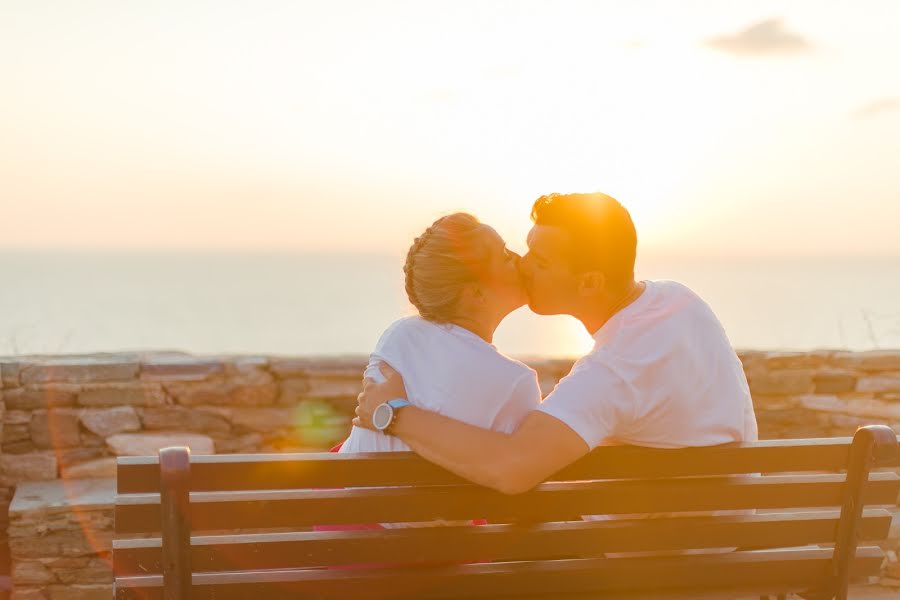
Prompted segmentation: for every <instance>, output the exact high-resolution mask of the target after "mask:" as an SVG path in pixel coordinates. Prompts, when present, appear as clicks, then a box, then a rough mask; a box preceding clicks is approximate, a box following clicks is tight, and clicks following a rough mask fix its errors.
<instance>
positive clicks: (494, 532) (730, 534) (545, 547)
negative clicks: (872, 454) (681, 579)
mask: <svg viewBox="0 0 900 600" xmlns="http://www.w3.org/2000/svg"><path fill="white" fill-rule="evenodd" d="M839 517H840V512H839V511H819V512H808V513H773V514H761V515H729V516H718V517H672V518H657V519H652V520H649V519H634V520H616V521H595V522H576V523H547V524H541V525H536V526H517V525H488V526H481V527H475V528H468V527H429V528H417V529H391V530H380V531H339V532H318V533H310V532H292V533H263V534H245V535H219V536H196V537H194V538H192V539H191V545H192V548H191V554H192V558H191V564H192V565H193V568H194V570H196V571H229V570H248V569H249V570H256V569H289V568H299V567H314V566H329V565H341V564H343V565H347V564H379V563H381V564H383V563H385V562H391V563H395V564H397V563H400V564H416V563H421V562H430V563H431V564H435V563H440V562H449V563H453V562H464V561H467V560H475V559H478V558H479V557H481V558H485V559H486V558H490V559H491V560H494V561H497V560H504V561H512V560H539V559H542V558H543V559H546V558H548V557H554V556H557V557H561V556H581V557H587V556H599V555H601V554H602V553H605V552H640V551H647V550H657V551H660V550H682V549H689V548H717V547H731V546H739V547H744V548H749V547H791V546H803V545H806V544H824V543H833V542H834V540H835V531H836V528H837V523H838V519H839ZM890 527H891V514H890V513H889V512H888V511H886V510H883V509H867V510H866V511H865V512H864V513H863V519H862V522H861V523H860V536H861V540H882V539H884V538H885V537H887V535H888V531H889V530H890ZM113 549H114V553H113V557H114V560H115V564H114V570H115V573H116V574H117V575H118V576H126V575H146V574H153V573H161V572H162V551H161V542H160V539H159V538H151V539H134V540H116V541H115V542H113ZM426 557H427V558H426Z"/></svg>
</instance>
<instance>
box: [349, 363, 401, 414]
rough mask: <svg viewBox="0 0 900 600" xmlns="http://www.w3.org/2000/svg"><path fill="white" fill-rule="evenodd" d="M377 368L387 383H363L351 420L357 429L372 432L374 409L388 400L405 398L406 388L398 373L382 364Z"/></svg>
mask: <svg viewBox="0 0 900 600" xmlns="http://www.w3.org/2000/svg"><path fill="white" fill-rule="evenodd" d="M378 368H379V370H380V371H381V374H382V375H384V376H385V378H386V379H387V381H385V382H383V383H375V382H374V381H373V380H371V379H365V380H364V381H363V391H362V393H361V394H360V395H359V396H357V397H356V418H355V419H353V424H354V425H355V426H357V427H365V428H366V429H372V430H374V429H375V426H374V425H373V424H372V414H373V413H374V412H375V409H376V408H377V407H378V406H379V405H381V404H384V403H385V402H387V401H388V400H393V399H395V398H406V387H405V386H404V385H403V377H401V376H400V373H398V372H397V371H395V370H394V369H392V368H391V367H390V366H389V365H386V364H384V363H382V364H380V365H378Z"/></svg>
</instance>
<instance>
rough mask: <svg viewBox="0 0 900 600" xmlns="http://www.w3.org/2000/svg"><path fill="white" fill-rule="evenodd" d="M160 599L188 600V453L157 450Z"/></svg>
mask: <svg viewBox="0 0 900 600" xmlns="http://www.w3.org/2000/svg"><path fill="white" fill-rule="evenodd" d="M159 482H160V508H161V511H162V515H161V516H162V559H163V561H162V562H163V565H162V567H163V568H162V571H163V589H164V591H163V598H164V600H188V598H190V593H191V502H190V495H189V493H190V483H191V451H190V449H188V448H185V447H183V446H177V447H171V448H163V449H162V450H160V451H159Z"/></svg>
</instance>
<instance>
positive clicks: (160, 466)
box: [113, 426, 900, 600]
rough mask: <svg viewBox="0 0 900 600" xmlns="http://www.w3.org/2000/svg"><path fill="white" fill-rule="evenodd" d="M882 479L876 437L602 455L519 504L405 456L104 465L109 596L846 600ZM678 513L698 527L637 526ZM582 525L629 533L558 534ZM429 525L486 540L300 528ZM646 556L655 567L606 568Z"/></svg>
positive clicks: (886, 496) (891, 479)
mask: <svg viewBox="0 0 900 600" xmlns="http://www.w3.org/2000/svg"><path fill="white" fill-rule="evenodd" d="M883 465H900V462H898V456H897V436H896V434H894V432H893V431H891V430H890V429H889V428H887V427H884V426H870V427H865V428H861V429H860V430H859V431H858V432H857V434H856V436H855V437H854V438H853V439H852V440H851V439H849V438H835V439H810V440H784V441H763V442H757V443H751V444H742V445H729V446H716V447H707V448H685V449H675V450H659V449H646V448H635V447H604V448H599V449H597V450H595V451H594V452H592V453H591V454H590V455H588V456H586V457H585V458H583V459H582V460H580V461H578V462H577V463H575V464H574V465H572V466H570V467H568V468H566V469H565V470H563V471H562V472H560V473H559V474H557V475H556V476H554V477H552V478H551V479H550V480H549V481H548V482H547V483H544V484H541V485H540V486H538V487H537V488H535V489H534V490H533V491H530V492H527V493H525V494H521V495H517V496H504V495H502V494H500V493H497V492H494V491H491V490H487V489H485V488H482V487H479V486H475V485H472V484H469V483H467V482H465V481H463V480H461V479H459V478H458V477H456V476H454V475H452V474H450V473H447V472H446V471H444V470H442V469H440V468H438V467H435V466H433V465H431V464H429V463H427V462H425V461H423V460H422V459H420V458H418V457H416V456H415V455H412V454H409V453H393V454H391V453H388V454H359V455H350V454H284V455H234V454H232V455H216V456H190V455H189V453H188V451H187V449H185V448H167V449H164V450H162V451H160V453H159V457H158V458H157V457H122V458H119V461H118V496H117V499H116V510H115V527H116V540H115V542H114V546H113V548H114V550H113V563H114V571H115V577H116V581H115V597H116V598H117V599H119V600H130V599H141V600H156V599H163V598H164V599H166V600H176V599H177V600H186V599H187V598H191V599H202V600H207V599H209V600H212V599H216V600H225V599H238V598H241V599H243V598H258V599H259V600H264V599H265V600H274V599H281V598H291V599H296V598H325V599H329V600H334V599H338V598H350V599H357V598H366V599H369V598H371V599H386V598H444V599H450V598H485V599H487V598H503V599H508V600H511V599H513V598H522V599H524V598H532V599H536V598H565V599H571V600H575V599H579V600H586V599H588V598H635V597H641V598H662V597H669V596H673V597H685V598H697V597H707V596H708V597H726V598H727V597H734V596H739V595H743V594H747V593H753V594H754V595H760V594H765V595H768V594H772V595H775V594H779V595H780V594H785V593H788V592H805V593H806V595H807V596H808V597H816V598H833V597H836V598H841V599H843V598H846V597H847V586H848V581H849V580H850V579H851V578H857V577H863V576H868V575H872V574H877V573H878V572H879V569H880V566H881V563H882V559H883V552H882V550H881V549H880V548H879V547H878V546H877V545H876V544H875V543H874V542H878V541H880V540H884V539H885V538H886V537H887V534H888V530H889V528H890V522H891V516H890V513H889V512H888V511H886V510H883V509H878V508H866V507H867V506H872V505H896V503H897V499H898V492H900V478H898V476H897V474H896V473H894V472H889V471H886V472H877V471H872V469H874V468H876V467H879V466H883ZM760 474H762V475H760ZM189 492H190V493H189ZM736 509H757V510H756V511H755V512H753V511H747V510H743V513H741V514H734V511H735V510H736ZM727 510H731V511H733V512H732V513H731V514H724V515H718V516H712V515H710V514H709V512H708V511H727ZM685 511H706V512H707V514H706V515H703V514H701V515H696V514H695V515H693V516H690V515H678V516H676V515H669V516H664V517H660V516H657V517H656V518H652V519H648V518H644V519H640V518H633V516H634V515H635V514H636V513H673V512H678V513H681V512H685ZM770 511H772V512H770ZM789 511H794V512H789ZM581 514H620V515H628V516H626V517H625V518H623V519H618V520H602V521H580V520H579V521H572V520H571V519H572V516H573V515H581ZM438 518H441V519H473V518H485V519H488V520H489V521H490V524H488V525H482V526H466V525H463V526H454V527H428V526H426V527H419V528H391V529H384V530H361V531H327V532H325V531H311V530H310V528H311V526H313V525H323V524H358V523H389V522H410V521H427V520H433V519H438ZM266 530H268V531H266ZM273 530H275V531H273ZM139 535H141V536H143V537H138V536H139ZM147 535H152V536H153V537H147ZM858 542H861V543H860V544H859V545H858ZM804 546H805V547H804ZM736 547H737V548H738V549H737V550H734V548H736ZM722 548H725V549H726V550H719V551H718V552H707V553H705V554H700V553H694V554H686V553H684V552H677V551H682V550H688V549H722ZM728 548H730V550H727V549H728ZM647 551H656V552H657V554H656V555H655V556H646V555H644V556H634V555H633V554H631V555H627V554H626V556H620V555H619V553H637V552H647ZM660 552H668V554H667V555H665V554H664V555H660ZM610 553H613V554H615V555H616V557H609V556H607V555H608V554H610ZM340 565H344V566H343V567H339V566H340ZM363 565H368V568H365V567H362V566H363Z"/></svg>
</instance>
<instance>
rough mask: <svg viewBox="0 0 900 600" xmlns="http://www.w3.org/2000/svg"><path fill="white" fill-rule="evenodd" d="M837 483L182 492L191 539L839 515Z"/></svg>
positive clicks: (886, 496)
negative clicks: (793, 511) (586, 518)
mask: <svg viewBox="0 0 900 600" xmlns="http://www.w3.org/2000/svg"><path fill="white" fill-rule="evenodd" d="M844 480H845V477H844V476H843V475H834V474H832V475H799V476H785V475H780V476H766V477H749V476H734V477H701V478H675V479H657V480H652V481H632V480H611V481H584V482H551V483H544V484H541V485H539V486H538V487H537V488H535V489H534V490H532V491H530V492H526V493H524V494H519V495H516V496H507V495H504V494H501V493H499V492H495V491H493V490H489V489H486V488H483V487H480V486H475V485H472V484H465V485H447V486H431V487H388V488H366V489H340V490H293V491H253V492H193V493H191V495H190V496H191V506H192V528H193V531H209V530H226V529H253V528H272V527H302V526H311V525H316V524H319V525H326V524H353V523H373V522H374V523H396V522H405V521H429V520H435V519H451V520H455V519H473V518H485V519H489V520H491V521H494V522H510V521H522V520H525V521H561V520H573V519H574V518H576V517H575V515H582V514H630V513H659V512H665V513H670V512H687V511H712V510H733V509H751V508H762V509H776V508H824V507H833V506H839V505H840V504H841V502H842V493H843V489H844ZM898 491H900V477H898V476H897V475H896V474H895V473H873V474H872V475H871V477H870V481H869V484H868V485H867V486H866V492H865V504H893V503H894V502H896V499H897V494H898ZM159 511H160V508H159V495H158V494H134V495H124V496H118V497H117V499H116V507H115V525H116V532H117V533H145V532H146V533H153V532H157V531H159V515H160V512H159Z"/></svg>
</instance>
